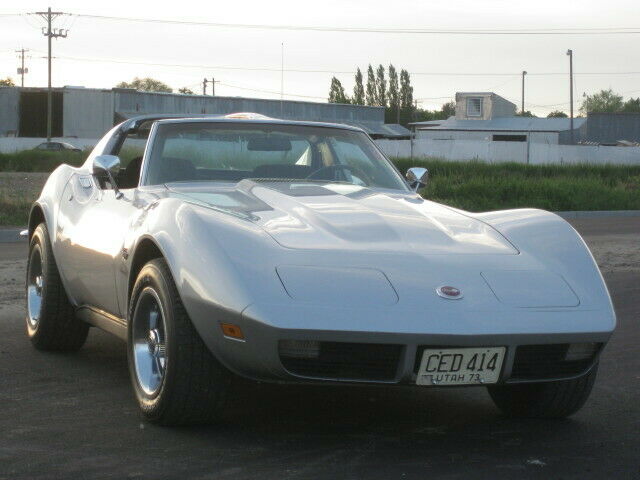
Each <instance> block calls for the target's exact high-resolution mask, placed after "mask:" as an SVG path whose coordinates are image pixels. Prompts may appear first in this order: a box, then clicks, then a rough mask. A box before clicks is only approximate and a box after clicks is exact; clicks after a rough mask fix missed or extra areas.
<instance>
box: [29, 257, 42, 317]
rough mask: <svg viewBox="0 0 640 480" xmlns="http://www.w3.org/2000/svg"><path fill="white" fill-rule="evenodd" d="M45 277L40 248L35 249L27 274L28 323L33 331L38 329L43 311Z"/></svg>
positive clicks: (30, 258)
mask: <svg viewBox="0 0 640 480" xmlns="http://www.w3.org/2000/svg"><path fill="white" fill-rule="evenodd" d="M43 288H44V277H43V275H42V254H41V253H40V248H39V247H35V248H33V250H32V251H31V256H30V257H29V269H28V273H27V321H28V322H29V326H30V327H31V328H32V329H34V330H35V329H36V328H37V327H38V322H39V321H40V312H41V310H42V289H43Z"/></svg>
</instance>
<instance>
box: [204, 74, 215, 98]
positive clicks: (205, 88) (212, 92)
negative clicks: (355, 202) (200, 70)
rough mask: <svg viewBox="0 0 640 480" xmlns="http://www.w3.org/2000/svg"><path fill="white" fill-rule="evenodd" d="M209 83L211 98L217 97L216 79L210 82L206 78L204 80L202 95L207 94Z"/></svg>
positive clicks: (213, 78) (212, 78)
mask: <svg viewBox="0 0 640 480" xmlns="http://www.w3.org/2000/svg"><path fill="white" fill-rule="evenodd" d="M207 83H210V84H211V96H212V97H215V96H216V79H215V77H211V80H208V79H207V78H206V77H205V78H204V79H203V80H202V95H206V94H207Z"/></svg>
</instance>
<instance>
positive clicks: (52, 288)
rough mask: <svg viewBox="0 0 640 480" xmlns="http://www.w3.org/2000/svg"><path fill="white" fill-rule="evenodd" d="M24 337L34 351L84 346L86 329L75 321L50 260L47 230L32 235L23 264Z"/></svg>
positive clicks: (51, 251) (72, 310)
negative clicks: (25, 329) (25, 263)
mask: <svg viewBox="0 0 640 480" xmlns="http://www.w3.org/2000/svg"><path fill="white" fill-rule="evenodd" d="M26 297H27V315H26V323H27V335H29V338H30V339H31V343H32V344H33V346H34V347H36V348H37V349H38V350H58V351H74V350H78V349H79V348H80V347H82V345H84V342H85V340H86V339H87V334H88V332H89V325H88V324H86V323H84V322H83V321H81V320H79V319H77V318H76V314H75V310H74V308H73V306H72V305H71V303H70V302H69V298H68V297H67V292H66V291H65V289H64V286H63V285H62V280H61V279H60V274H59V273H58V267H57V265H56V260H55V258H54V257H53V250H52V249H51V241H50V240H49V232H48V230H47V226H46V225H45V224H44V223H41V224H40V225H38V226H37V227H36V229H35V230H34V231H33V235H32V236H31V241H30V243H29V262H28V264H27V281H26Z"/></svg>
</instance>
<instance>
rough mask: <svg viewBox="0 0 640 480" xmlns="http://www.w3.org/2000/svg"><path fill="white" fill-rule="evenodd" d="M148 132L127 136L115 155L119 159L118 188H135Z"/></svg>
mask: <svg viewBox="0 0 640 480" xmlns="http://www.w3.org/2000/svg"><path fill="white" fill-rule="evenodd" d="M148 133H149V132H148V131H144V132H140V133H138V134H133V135H128V136H127V138H125V140H124V142H123V143H122V146H121V147H120V150H119V151H118V153H117V155H118V157H120V174H119V175H118V178H117V180H116V181H117V182H118V187H120V188H123V189H125V188H135V187H137V186H138V182H139V180H140V168H141V166H142V156H143V155H144V149H145V146H146V145H147V136H148Z"/></svg>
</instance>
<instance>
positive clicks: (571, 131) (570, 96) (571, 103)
mask: <svg viewBox="0 0 640 480" xmlns="http://www.w3.org/2000/svg"><path fill="white" fill-rule="evenodd" d="M567 55H569V119H570V121H569V135H570V138H571V145H573V50H571V49H569V50H567Z"/></svg>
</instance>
